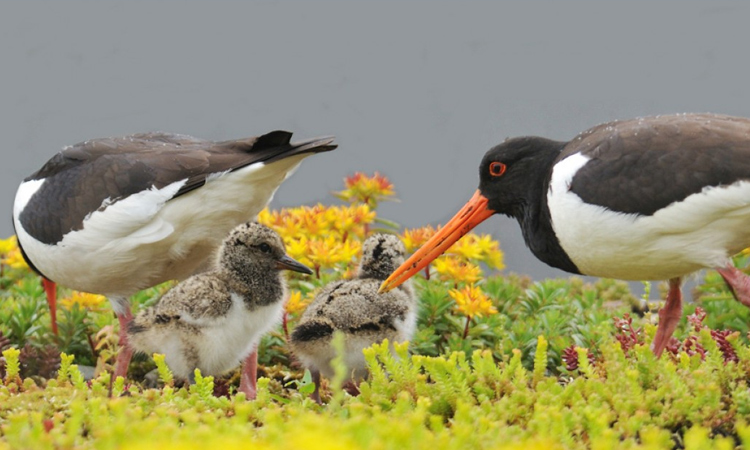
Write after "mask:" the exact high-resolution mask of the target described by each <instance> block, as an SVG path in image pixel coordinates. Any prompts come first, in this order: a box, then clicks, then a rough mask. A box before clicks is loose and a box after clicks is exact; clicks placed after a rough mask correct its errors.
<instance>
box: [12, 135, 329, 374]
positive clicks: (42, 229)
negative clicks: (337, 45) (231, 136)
mask: <svg viewBox="0 0 750 450" xmlns="http://www.w3.org/2000/svg"><path fill="white" fill-rule="evenodd" d="M291 135H292V134H291V133H289V132H286V131H273V132H270V133H267V134H264V135H262V136H259V137H254V138H247V139H240V140H232V141H223V142H213V141H208V140H203V139H197V138H193V137H190V136H183V135H176V134H167V133H147V134H135V135H131V136H124V137H115V138H106V139H94V140H90V141H86V142H82V143H79V144H76V145H74V146H72V147H67V148H65V149H63V151H61V152H60V153H58V154H57V155H55V156H54V157H52V159H50V160H49V161H48V162H47V163H46V164H45V165H44V166H43V167H42V168H41V169H40V170H39V171H37V172H35V173H34V174H32V175H31V176H29V177H27V178H26V179H25V180H24V181H23V183H21V185H20V186H19V188H18V191H17V194H16V199H15V203H14V207H13V224H14V226H15V230H16V234H17V236H18V243H19V246H20V247H21V248H22V251H23V253H24V256H25V258H26V259H27V261H28V262H29V264H30V265H31V266H32V267H33V268H34V269H35V270H36V271H37V272H39V273H40V274H41V275H43V276H44V277H45V278H47V279H48V280H51V281H54V282H57V283H59V284H61V285H63V286H66V287H69V288H72V289H77V290H81V291H86V292H93V293H98V294H103V295H106V296H107V297H108V298H109V299H110V301H111V302H112V304H113V307H114V309H115V312H116V313H117V315H118V317H119V318H120V321H121V330H120V332H121V337H122V338H123V339H124V334H123V333H124V328H126V325H127V322H128V321H129V320H130V318H131V317H132V316H131V313H130V306H129V302H128V297H129V296H130V295H132V294H134V293H135V292H137V291H138V290H140V289H144V288H147V287H150V286H154V285H156V284H158V283H161V282H164V281H167V280H170V279H184V278H186V277H188V276H190V275H191V274H193V273H195V272H197V271H199V270H202V269H203V268H205V265H206V263H207V261H209V260H210V259H211V256H212V255H213V254H214V252H215V250H216V248H217V247H218V246H219V244H220V243H221V240H222V239H223V238H224V236H226V234H227V233H228V232H229V231H230V230H231V229H232V228H233V227H235V226H236V225H238V224H240V223H242V222H245V221H247V220H249V219H251V218H253V217H255V216H256V215H257V214H258V212H260V210H261V209H262V208H263V207H265V205H266V204H267V203H268V202H269V201H270V199H271V198H272V196H273V194H274V192H275V191H276V189H277V188H278V186H279V185H280V184H281V182H282V181H283V180H284V179H285V178H286V177H288V176H289V175H291V173H292V172H293V171H294V170H295V169H296V168H297V166H298V165H299V163H300V162H301V161H302V159H304V158H305V157H307V156H309V155H311V154H313V153H318V152H325V151H329V150H332V149H334V148H336V145H335V144H333V138H330V137H328V138H321V139H312V140H308V141H303V142H296V143H290V138H291ZM122 343H123V344H124V341H123V342H122ZM122 348H123V350H122V351H121V355H120V357H119V358H118V364H117V368H116V371H115V373H116V374H117V375H125V373H126V371H127V363H128V362H129V360H130V355H129V354H128V352H127V346H125V345H123V346H122Z"/></svg>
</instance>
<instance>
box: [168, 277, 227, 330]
mask: <svg viewBox="0 0 750 450" xmlns="http://www.w3.org/2000/svg"><path fill="white" fill-rule="evenodd" d="M231 308H232V295H231V292H230V290H229V289H228V288H227V286H226V284H225V283H223V282H222V281H221V280H220V279H218V278H217V277H216V276H214V275H213V274H211V273H205V274H200V275H195V276H193V277H190V278H188V279H187V280H185V281H183V282H181V283H180V284H178V285H177V286H175V287H174V288H172V289H171V290H170V291H169V292H167V293H166V294H164V296H163V297H162V298H161V299H160V300H159V302H158V303H157V304H156V305H155V306H154V314H155V316H156V322H158V323H166V322H174V323H182V324H185V325H191V326H194V327H199V328H202V327H212V326H219V325H221V324H222V323H223V321H224V319H225V318H226V316H227V314H228V313H229V311H230V309H231Z"/></svg>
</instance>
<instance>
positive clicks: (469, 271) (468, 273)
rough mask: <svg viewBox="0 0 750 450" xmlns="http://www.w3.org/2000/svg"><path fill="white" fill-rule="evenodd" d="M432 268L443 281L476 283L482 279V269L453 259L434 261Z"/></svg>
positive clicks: (443, 258)
mask: <svg viewBox="0 0 750 450" xmlns="http://www.w3.org/2000/svg"><path fill="white" fill-rule="evenodd" d="M432 266H433V267H434V268H435V271H436V272H437V273H438V275H440V279H441V280H443V281H453V282H454V283H456V284H458V283H461V282H463V283H476V282H477V281H479V280H480V279H482V269H480V268H479V266H477V265H476V264H472V263H470V262H466V261H461V260H459V259H458V258H455V257H450V256H448V257H441V258H438V259H436V260H435V261H434V262H433V263H432Z"/></svg>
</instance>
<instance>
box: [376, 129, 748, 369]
mask: <svg viewBox="0 0 750 450" xmlns="http://www.w3.org/2000/svg"><path fill="white" fill-rule="evenodd" d="M479 178H480V182H479V189H478V190H477V191H476V193H475V194H474V196H473V197H472V198H471V200H470V201H469V202H468V203H467V204H466V205H465V206H464V207H463V209H461V211H460V212H459V213H458V214H456V215H455V217H453V219H451V221H450V222H448V223H447V224H446V226H445V227H443V228H442V229H441V230H440V231H439V232H438V233H436V235H435V236H434V237H433V238H432V239H431V240H430V241H428V242H427V243H426V244H425V245H424V246H422V248H420V249H419V250H418V251H417V252H416V253H414V255H412V256H411V257H410V258H409V259H408V260H407V261H406V262H405V263H404V264H403V265H402V266H401V267H400V268H399V269H397V270H396V271H395V272H394V273H393V274H392V275H391V276H390V277H389V278H388V280H386V281H385V282H384V283H383V285H382V287H381V290H382V291H387V290H389V289H392V288H393V287H395V286H398V285H399V284H400V283H402V282H403V281H404V280H406V279H408V278H409V277H411V276H412V275H414V274H415V273H416V272H417V271H419V270H420V269H422V268H424V267H425V266H426V265H427V264H429V262H430V261H432V260H433V259H434V258H436V257H437V256H439V255H440V254H441V253H443V252H444V251H445V250H446V249H447V248H448V247H450V246H451V245H452V244H453V243H454V242H455V241H456V240H458V239H459V238H460V237H461V236H463V235H464V234H465V233H467V232H468V231H469V230H471V229H472V228H473V227H475V226H476V225H477V224H479V223H480V222H482V221H484V220H485V219H487V218H489V217H490V216H491V215H493V214H496V213H499V214H505V215H507V216H510V217H513V218H515V219H516V220H518V222H519V224H520V225H521V230H522V231H523V237H524V240H525V241H526V245H527V246H528V247H529V248H530V249H531V251H532V253H533V254H534V255H535V256H536V257H537V258H539V259H540V260H542V261H543V262H545V263H547V264H549V265H550V266H553V267H557V268H559V269H562V270H565V271H567V272H571V273H577V274H583V275H593V276H599V277H609V278H618V279H623V280H665V279H666V280H669V293H668V295H667V300H666V304H665V306H664V307H663V308H662V309H661V310H660V311H659V325H658V328H657V334H656V337H655V339H654V343H653V344H652V349H653V350H654V352H655V353H656V354H657V355H660V354H661V352H662V351H663V350H664V348H665V346H666V345H667V343H668V341H669V339H670V338H671V336H672V333H673V332H674V329H675V327H676V326H677V323H678V322H679V319H680V317H681V314H682V297H681V293H680V282H681V278H682V277H683V276H684V275H686V274H689V273H691V272H695V271H697V270H699V269H703V268H713V269H716V270H717V271H718V272H719V273H720V274H721V275H722V277H723V278H724V280H725V281H726V283H727V285H728V286H729V288H730V289H731V290H732V292H733V294H734V296H735V298H736V299H737V300H739V301H740V302H742V303H743V304H745V305H747V306H750V278H748V277H747V276H746V275H745V274H743V273H742V272H741V271H739V270H738V269H736V268H735V267H734V266H733V265H732V261H731V257H732V255H734V254H736V253H737V252H739V251H740V250H742V249H743V248H746V247H748V246H750V226H748V222H749V221H750V119H745V118H739V117H730V116H724V115H713V114H678V115H667V116H657V117H646V118H639V119H632V120H625V121H614V122H610V123H605V124H603V125H599V126H596V127H594V128H591V129H589V130H587V131H584V132H583V133H581V134H579V135H578V136H577V137H575V138H574V139H573V140H571V141H569V142H558V141H552V140H549V139H544V138H540V137H521V138H515V139H509V140H507V141H505V142H504V143H502V144H500V145H498V146H496V147H494V148H492V149H491V150H490V151H488V152H487V154H485V156H484V159H483V160H482V163H481V165H480V166H479Z"/></svg>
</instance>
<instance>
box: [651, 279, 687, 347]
mask: <svg viewBox="0 0 750 450" xmlns="http://www.w3.org/2000/svg"><path fill="white" fill-rule="evenodd" d="M680 318H682V293H681V292H680V279H679V278H672V279H671V280H669V293H667V302H666V304H665V305H664V307H663V308H662V309H661V310H659V325H658V326H657V328H656V337H654V342H653V343H652V344H651V350H652V351H653V352H654V354H655V355H656V357H657V358H658V357H659V356H661V353H662V352H663V351H664V349H665V348H666V347H667V344H668V343H669V339H671V338H672V333H674V330H675V328H677V324H678V323H679V322H680Z"/></svg>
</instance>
